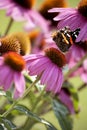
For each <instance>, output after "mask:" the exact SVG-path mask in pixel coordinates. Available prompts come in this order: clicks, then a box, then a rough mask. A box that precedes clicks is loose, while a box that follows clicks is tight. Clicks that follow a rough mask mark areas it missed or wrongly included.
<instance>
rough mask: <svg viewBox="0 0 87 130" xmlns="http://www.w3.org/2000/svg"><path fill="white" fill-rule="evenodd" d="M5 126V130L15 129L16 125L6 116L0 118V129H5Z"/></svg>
mask: <svg viewBox="0 0 87 130" xmlns="http://www.w3.org/2000/svg"><path fill="white" fill-rule="evenodd" d="M5 128H7V130H16V129H17V127H16V126H15V125H14V124H13V123H12V122H11V121H10V120H8V119H6V118H0V130H3V129H4V130H5Z"/></svg>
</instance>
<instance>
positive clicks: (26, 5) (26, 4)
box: [13, 0, 35, 9]
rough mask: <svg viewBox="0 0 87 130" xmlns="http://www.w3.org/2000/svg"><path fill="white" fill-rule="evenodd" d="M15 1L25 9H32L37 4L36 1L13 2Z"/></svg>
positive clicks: (17, 0) (21, 0)
mask: <svg viewBox="0 0 87 130" xmlns="http://www.w3.org/2000/svg"><path fill="white" fill-rule="evenodd" d="M13 1H14V2H15V3H17V4H18V5H20V6H22V7H23V8H25V9H31V8H32V6H33V5H34V2H35V0H13Z"/></svg>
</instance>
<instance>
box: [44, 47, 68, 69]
mask: <svg viewBox="0 0 87 130" xmlns="http://www.w3.org/2000/svg"><path fill="white" fill-rule="evenodd" d="M45 54H46V56H47V57H49V58H50V60H51V61H52V62H53V63H54V64H56V65H57V66H58V67H63V66H64V65H65V64H66V58H65V55H64V54H63V53H61V52H60V51H59V50H58V49H56V48H53V47H52V48H49V49H46V50H45Z"/></svg>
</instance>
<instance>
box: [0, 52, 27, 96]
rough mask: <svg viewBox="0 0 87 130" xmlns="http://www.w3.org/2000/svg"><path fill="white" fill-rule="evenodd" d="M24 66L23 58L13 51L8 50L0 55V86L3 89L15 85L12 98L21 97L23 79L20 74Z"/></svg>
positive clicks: (23, 87)
mask: <svg viewBox="0 0 87 130" xmlns="http://www.w3.org/2000/svg"><path fill="white" fill-rule="evenodd" d="M24 68H25V61H24V59H23V58H22V57H21V56H20V55H18V54H17V53H15V52H8V53H5V54H4V55H3V56H2V57H0V86H1V87H3V89H4V91H8V90H9V89H10V88H11V86H13V87H14V86H15V89H14V98H18V97H21V96H22V95H23V93H24V90H25V79H24V76H23V74H22V71H23V70H24Z"/></svg>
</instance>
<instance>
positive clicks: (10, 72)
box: [3, 70, 14, 91]
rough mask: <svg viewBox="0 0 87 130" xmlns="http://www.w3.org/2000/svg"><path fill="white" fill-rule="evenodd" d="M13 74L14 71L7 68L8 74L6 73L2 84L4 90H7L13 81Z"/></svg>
mask: <svg viewBox="0 0 87 130" xmlns="http://www.w3.org/2000/svg"><path fill="white" fill-rule="evenodd" d="M13 74H14V73H13V72H12V71H11V70H9V74H8V76H7V78H6V81H5V83H4V86H3V87H4V90H5V91H7V90H8V89H9V88H10V87H11V85H12V83H13Z"/></svg>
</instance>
